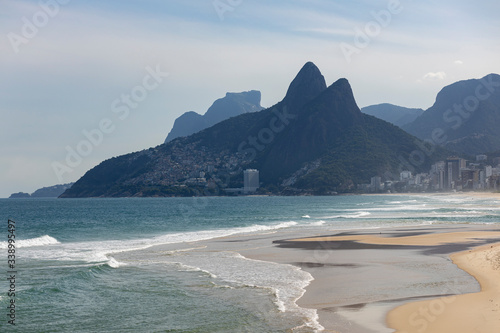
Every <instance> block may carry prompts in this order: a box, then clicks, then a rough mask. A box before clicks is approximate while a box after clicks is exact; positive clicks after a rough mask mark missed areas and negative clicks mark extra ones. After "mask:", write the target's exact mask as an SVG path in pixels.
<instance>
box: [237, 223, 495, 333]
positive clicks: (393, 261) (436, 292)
mask: <svg viewBox="0 0 500 333" xmlns="http://www.w3.org/2000/svg"><path fill="white" fill-rule="evenodd" d="M496 242H500V229H499V228H498V227H490V226H469V225H461V226H431V227H419V228H398V229H384V230H380V229H377V230H371V231H366V232H348V233H345V232H343V233H338V234H335V235H330V236H327V237H324V236H320V237H309V238H295V239H288V240H278V241H275V242H274V244H275V247H265V248H259V249H252V250H248V251H242V254H243V255H244V256H246V257H248V258H252V259H259V260H268V261H274V262H279V263H287V264H293V265H297V266H299V267H301V268H302V269H303V270H305V271H307V272H309V273H311V274H312V276H313V277H314V281H312V283H311V284H310V285H309V286H308V287H307V289H306V293H305V294H304V296H303V297H302V298H300V299H299V300H298V302H297V304H298V305H299V306H301V307H306V308H314V309H317V311H318V315H319V322H320V324H321V325H322V326H323V327H325V332H340V333H361V332H378V333H383V332H393V331H394V330H393V329H392V328H389V326H388V325H387V321H386V316H387V314H388V313H389V312H390V311H391V310H392V309H394V308H396V307H399V306H401V305H403V304H407V303H409V304H414V303H413V302H416V301H419V300H423V299H426V300H427V301H428V302H429V301H432V300H434V299H440V298H441V297H446V296H449V297H452V298H451V299H453V297H454V296H455V295H462V294H467V293H477V292H479V291H480V287H479V285H478V283H477V281H476V280H475V279H474V277H472V276H471V275H470V274H467V273H466V271H464V270H462V269H460V268H458V267H457V265H455V264H454V263H453V262H452V261H451V259H450V257H449V255H450V254H452V253H455V252H460V251H469V250H470V249H472V248H474V247H477V246H481V245H484V244H491V243H496ZM488 246H491V245H488ZM472 253H475V252H472ZM460 267H461V266H460ZM461 268H462V267H461ZM488 295H489V294H488ZM460 297H462V296H460ZM488 297H490V296H488ZM495 299H496V301H495V302H496V303H495V304H498V303H499V302H498V298H495ZM466 302H467V301H465V303H464V304H466ZM411 311H414V310H410V312H411ZM391 313H394V312H391ZM411 313H413V312H411ZM405 315H406V313H405V314H401V313H397V314H396V315H394V316H395V318H400V320H401V321H403V322H404V321H406V322H408V319H406V318H405ZM452 317H453V316H452ZM444 320H445V321H446V319H444ZM397 324H398V323H396V325H397ZM391 327H398V328H399V327H400V326H395V325H393V322H392V321H391ZM419 328H421V327H419ZM406 331H407V327H402V330H400V332H406ZM407 332H413V331H407ZM415 332H416V331H415ZM421 332H423V331H421ZM425 332H427V331H425ZM436 332H441V333H445V332H448V331H440V330H439V329H438V330H437V331H436ZM449 332H460V331H449ZM463 332H466V331H463ZM467 332H474V331H467ZM478 332H482V331H478ZM484 332H488V331H484ZM490 332H491V331H490Z"/></svg>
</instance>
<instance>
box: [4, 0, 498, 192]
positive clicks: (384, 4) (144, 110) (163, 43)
mask: <svg viewBox="0 0 500 333" xmlns="http://www.w3.org/2000/svg"><path fill="white" fill-rule="evenodd" d="M0 8H1V9H0V36H1V37H0V142H1V144H0V198H3V197H8V196H9V195H10V194H11V193H14V192H20V191H22V192H27V193H32V192H34V191H35V190H36V189H38V188H41V187H45V186H52V185H55V184H61V183H69V182H73V181H76V180H78V179H79V178H80V177H81V176H83V175H84V174H85V172H86V171H88V170H89V169H91V168H93V167H94V166H96V165H98V164H99V163H100V162H102V161H104V160H106V159H109V158H111V157H114V156H119V155H122V154H126V153H130V152H134V151H138V150H142V149H147V148H149V147H154V146H157V145H159V144H161V143H163V141H164V140H165V137H166V136H167V134H168V132H169V131H170V129H171V128H172V125H173V122H174V120H175V118H177V117H178V116H180V115H181V114H182V113H184V112H187V111H196V112H198V113H200V114H203V113H204V112H205V111H206V110H207V109H208V108H209V107H210V105H211V104H212V103H213V102H214V101H215V100H216V99H218V98H221V97H224V95H225V93H226V92H241V91H248V90H254V89H255V90H260V91H261V93H262V105H263V106H265V107H270V106H272V105H274V104H275V103H277V102H279V101H280V100H281V99H282V98H283V97H284V96H285V93H286V90H287V88H288V85H289V84H290V82H291V81H292V80H293V78H294V77H295V75H296V74H297V72H298V71H299V70H300V68H301V67H302V66H303V65H304V64H305V63H306V62H307V61H312V62H314V63H315V64H316V65H317V66H318V67H319V69H320V70H321V72H322V73H323V75H324V76H325V79H326V81H327V84H328V85H330V84H332V83H333V82H335V81H336V80H338V79H339V78H347V79H348V80H349V82H350V84H351V86H352V89H353V91H354V96H355V98H356V101H357V103H358V106H359V107H364V106H368V105H373V104H379V103H392V104H396V105H401V106H405V107H418V108H423V109H427V108H429V107H430V106H431V105H432V104H433V103H434V100H435V97H436V95H437V93H438V92H439V91H440V90H441V89H442V88H443V87H444V86H446V85H449V84H451V83H453V82H456V81H459V80H464V79H471V78H481V77H483V76H485V75H487V74H490V73H500V62H499V61H498V59H499V56H500V43H499V37H498V36H500V20H498V13H500V2H498V1H494V0H485V1H481V2H472V1H469V0H454V1H451V0H443V1H439V2H436V1H430V0H421V1H412V0H400V1H397V0H388V1H382V0H380V1H379V0H371V1H367V0H365V1H364V0H358V1H351V0H345V1H344V0H342V1H340V0H339V1H327V0H323V1H320V0H312V1H311V0H308V1H306V0H275V1H269V0H141V1H139V0H137V1H131V0H108V1H97V0H85V1H84V0H37V1H29V0H16V1H13V0H0Z"/></svg>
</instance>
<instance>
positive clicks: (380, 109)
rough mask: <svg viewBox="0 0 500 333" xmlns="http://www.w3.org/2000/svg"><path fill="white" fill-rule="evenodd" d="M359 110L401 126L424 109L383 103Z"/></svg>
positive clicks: (419, 114)
mask: <svg viewBox="0 0 500 333" xmlns="http://www.w3.org/2000/svg"><path fill="white" fill-rule="evenodd" d="M361 112H363V113H366V114H369V115H371V116H374V117H377V118H379V119H382V120H385V121H387V122H389V123H391V124H394V125H396V126H399V127H402V126H404V125H407V124H409V123H411V122H413V121H415V119H417V118H418V117H419V116H421V115H422V113H424V110H422V109H410V108H405V107H402V106H397V105H393V104H388V103H384V104H378V105H371V106H367V107H364V108H361Z"/></svg>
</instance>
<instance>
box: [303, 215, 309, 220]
mask: <svg viewBox="0 0 500 333" xmlns="http://www.w3.org/2000/svg"><path fill="white" fill-rule="evenodd" d="M302 217H303V218H305V219H310V218H311V217H310V216H309V215H304V216H302Z"/></svg>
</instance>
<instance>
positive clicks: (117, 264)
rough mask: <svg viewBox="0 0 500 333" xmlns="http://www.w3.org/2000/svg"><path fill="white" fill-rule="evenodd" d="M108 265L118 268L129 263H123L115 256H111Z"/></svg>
mask: <svg viewBox="0 0 500 333" xmlns="http://www.w3.org/2000/svg"><path fill="white" fill-rule="evenodd" d="M106 265H108V266H109V267H111V268H118V267H121V266H126V265H127V264H126V263H123V262H119V261H117V260H116V259H115V258H113V257H109V260H108V262H107V263H106Z"/></svg>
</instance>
